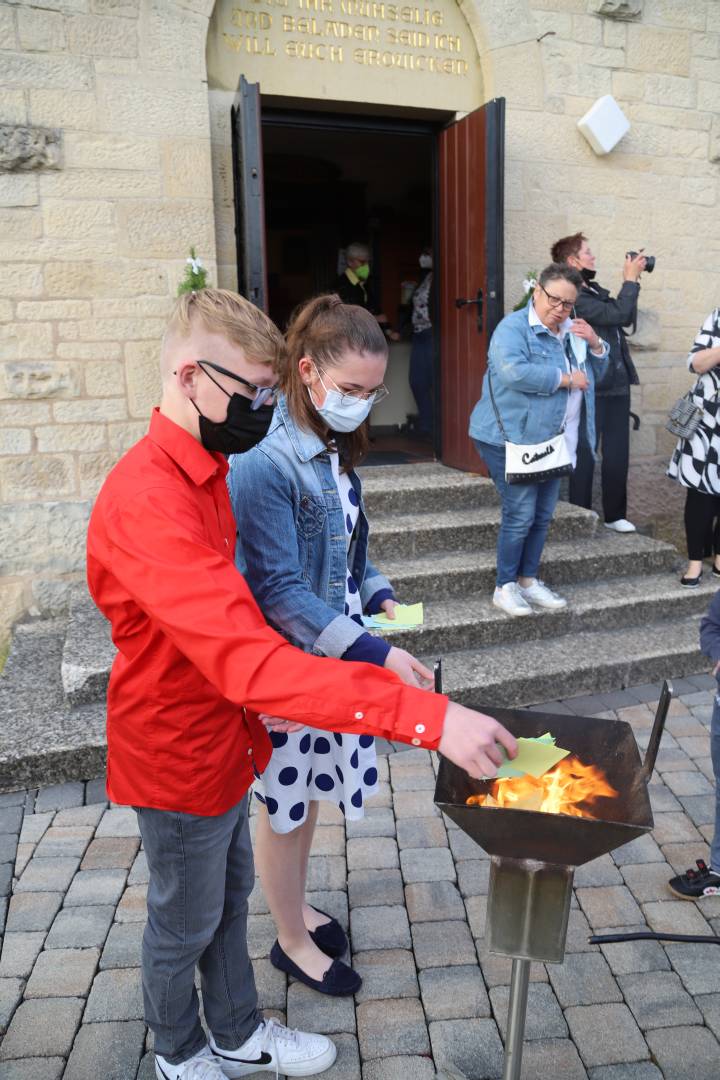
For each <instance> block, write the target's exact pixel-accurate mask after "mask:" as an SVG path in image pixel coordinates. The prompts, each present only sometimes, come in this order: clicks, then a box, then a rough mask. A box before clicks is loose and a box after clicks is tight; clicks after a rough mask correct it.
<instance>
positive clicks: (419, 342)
mask: <svg viewBox="0 0 720 1080" xmlns="http://www.w3.org/2000/svg"><path fill="white" fill-rule="evenodd" d="M419 262H420V268H421V270H422V271H423V278H422V280H421V281H420V283H419V285H418V286H417V288H416V289H415V291H414V293H413V295H412V312H411V316H410V317H411V321H412V345H411V347H410V376H409V377H410V389H411V390H412V392H413V397H414V398H415V401H416V403H417V409H418V435H420V436H421V437H422V438H425V439H430V438H432V434H433V376H434V371H433V367H434V364H435V348H434V341H433V325H432V316H431V312H432V288H433V256H432V248H431V247H429V246H428V247H425V248H423V251H422V253H421V255H420V260H419Z"/></svg>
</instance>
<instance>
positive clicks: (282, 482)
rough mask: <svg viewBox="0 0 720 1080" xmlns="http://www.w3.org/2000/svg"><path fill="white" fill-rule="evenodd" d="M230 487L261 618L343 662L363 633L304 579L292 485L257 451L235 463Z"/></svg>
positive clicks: (363, 630)
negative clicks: (260, 512) (259, 498)
mask: <svg viewBox="0 0 720 1080" xmlns="http://www.w3.org/2000/svg"><path fill="white" fill-rule="evenodd" d="M229 487H230V498H231V500H232V505H233V511H234V513H235V520H236V522H237V527H238V537H239V545H241V546H242V555H241V558H242V560H243V561H244V574H245V578H246V580H247V583H248V585H249V586H250V588H251V590H252V593H253V595H254V597H255V599H256V600H257V602H258V605H259V606H260V609H261V611H262V613H263V615H264V616H265V618H266V619H268V620H269V621H270V622H271V623H272V624H273V626H275V627H277V628H278V629H279V630H282V631H283V632H284V633H285V634H287V635H288V637H290V638H292V639H293V640H294V641H297V642H299V643H300V644H301V645H303V646H304V647H306V648H312V649H315V650H316V651H318V652H322V653H324V654H325V655H326V656H333V657H341V656H342V655H343V653H345V652H347V650H348V649H349V648H350V646H351V645H352V644H353V643H354V642H355V641H356V640H357V639H358V638H359V637H360V636H361V635H362V634H364V633H365V629H364V627H362V626H359V625H358V624H357V623H356V622H354V621H353V620H352V619H350V618H348V617H347V616H346V615H339V614H338V613H337V612H336V611H335V610H334V609H333V608H331V607H329V605H328V604H326V603H325V602H324V601H323V600H321V599H320V598H319V597H317V596H316V595H315V594H314V593H313V592H312V590H311V589H310V588H309V586H308V583H307V581H306V580H305V578H304V577H303V573H302V569H301V566H300V556H299V552H298V547H297V539H296V537H297V530H296V524H295V516H294V513H293V482H292V480H290V479H289V478H288V477H287V476H284V475H283V473H281V472H280V470H279V469H278V468H277V466H276V465H275V464H273V462H272V461H270V459H269V458H268V457H267V455H266V454H264V453H263V452H262V450H259V449H257V448H256V450H254V451H250V453H248V454H242V455H238V456H237V457H236V458H234V459H233V463H232V466H231V469H230V474H229ZM258 492H262V500H261V501H260V502H259V500H258ZM259 506H260V507H261V509H262V519H263V522H262V525H259V524H258V507H259Z"/></svg>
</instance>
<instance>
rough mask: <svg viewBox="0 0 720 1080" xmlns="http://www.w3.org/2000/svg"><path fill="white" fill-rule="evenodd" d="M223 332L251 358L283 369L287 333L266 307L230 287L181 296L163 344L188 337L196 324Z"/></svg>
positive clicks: (214, 332) (277, 368) (221, 333)
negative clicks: (282, 330) (265, 309)
mask: <svg viewBox="0 0 720 1080" xmlns="http://www.w3.org/2000/svg"><path fill="white" fill-rule="evenodd" d="M198 322H199V323H201V324H202V325H203V327H204V328H205V329H206V330H207V331H209V332H210V333H211V334H220V335H222V337H224V338H227V340H228V341H231V342H232V343H233V344H234V345H239V346H240V348H241V349H243V351H244V353H245V356H246V357H247V359H248V360H251V361H253V362H254V363H256V364H268V365H269V366H270V367H272V369H273V371H279V370H280V367H281V365H282V361H283V358H284V355H285V343H284V340H283V336H282V334H281V333H280V331H279V330H278V328H277V326H276V325H275V323H274V322H273V321H272V320H271V319H269V318H268V316H267V315H266V314H265V312H264V311H261V310H260V308H258V307H255V305H254V304H251V303H250V301H249V300H246V299H245V297H244V296H240V294H239V293H235V292H231V291H230V290H229V289H198V290H197V292H186V293H183V294H182V295H181V296H180V297H178V299H177V301H176V302H175V306H174V308H173V310H172V311H171V313H170V318H169V320H168V324H167V328H166V330H165V336H164V339H163V344H165V343H166V342H168V341H169V340H170V339H172V338H177V337H180V338H183V337H187V336H188V335H189V333H190V331H191V329H192V326H193V324H196V323H198Z"/></svg>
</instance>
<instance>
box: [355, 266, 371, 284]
mask: <svg viewBox="0 0 720 1080" xmlns="http://www.w3.org/2000/svg"><path fill="white" fill-rule="evenodd" d="M355 277H356V278H357V279H358V280H359V281H367V279H368V278H369V277H370V264H369V263H363V264H362V266H357V267H356V268H355Z"/></svg>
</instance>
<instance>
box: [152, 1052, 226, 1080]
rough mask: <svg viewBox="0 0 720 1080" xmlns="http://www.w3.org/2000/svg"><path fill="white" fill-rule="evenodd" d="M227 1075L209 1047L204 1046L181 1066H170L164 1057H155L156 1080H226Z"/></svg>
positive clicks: (157, 1055)
mask: <svg viewBox="0 0 720 1080" xmlns="http://www.w3.org/2000/svg"><path fill="white" fill-rule="evenodd" d="M227 1075H228V1074H227V1073H224V1072H223V1071H222V1067H221V1064H220V1061H219V1059H218V1058H216V1057H214V1056H213V1055H212V1053H211V1052H210V1047H209V1046H204V1047H203V1049H202V1050H201V1051H200V1052H199V1053H198V1054H195V1056H194V1057H191V1058H188V1060H187V1061H183V1063H182V1065H171V1064H170V1062H169V1061H166V1060H165V1058H164V1057H160V1055H159V1054H156V1055H155V1076H156V1077H157V1080H227Z"/></svg>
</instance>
